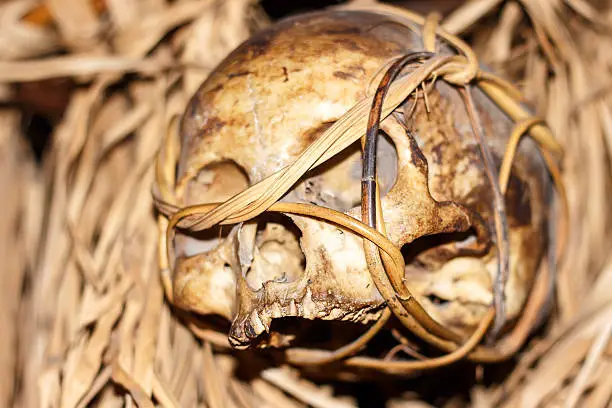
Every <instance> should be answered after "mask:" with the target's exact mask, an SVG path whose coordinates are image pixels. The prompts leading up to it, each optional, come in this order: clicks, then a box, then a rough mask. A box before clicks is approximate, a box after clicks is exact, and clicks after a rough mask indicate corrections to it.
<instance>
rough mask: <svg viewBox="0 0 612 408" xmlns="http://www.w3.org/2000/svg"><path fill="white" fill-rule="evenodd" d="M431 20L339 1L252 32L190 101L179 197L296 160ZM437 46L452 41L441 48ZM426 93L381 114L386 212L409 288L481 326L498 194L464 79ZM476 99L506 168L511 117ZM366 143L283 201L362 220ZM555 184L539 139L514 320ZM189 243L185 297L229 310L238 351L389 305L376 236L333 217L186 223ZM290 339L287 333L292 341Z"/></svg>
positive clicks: (196, 199) (524, 195)
mask: <svg viewBox="0 0 612 408" xmlns="http://www.w3.org/2000/svg"><path fill="white" fill-rule="evenodd" d="M420 32H421V27H419V26H417V25H415V24H413V23H412V22H409V21H404V20H402V19H401V18H399V17H397V18H396V17H390V16H389V15H384V14H378V13H371V12H359V11H328V12H324V13H315V14H309V15H305V16H301V17H297V18H292V19H289V20H285V21H283V22H280V23H277V24H276V25H274V26H272V27H271V28H268V29H266V30H265V31H263V32H261V33H259V34H257V35H256V36H254V37H252V38H251V39H249V40H248V41H246V42H245V43H244V44H242V45H241V46H240V47H238V48H237V49H236V50H235V51H234V52H232V53H231V54H230V55H229V56H228V57H227V58H226V59H225V60H224V61H223V62H222V63H221V64H220V65H219V66H218V67H217V68H216V69H215V70H214V71H213V72H212V74H211V75H210V76H209V77H208V79H207V80H206V81H205V82H204V84H203V85H202V86H201V87H200V89H199V90H198V91H197V93H196V94H195V96H194V97H193V98H192V100H191V101H190V103H189V105H188V107H187V109H186V111H185V114H184V117H183V121H182V125H181V137H182V140H181V154H180V159H179V163H178V179H177V184H176V195H177V199H178V203H177V204H178V205H179V206H187V205H192V204H198V203H216V202H223V201H225V200H226V199H228V198H230V197H232V196H233V195H235V194H237V193H239V192H241V191H243V190H244V189H246V188H248V187H249V186H252V185H254V184H255V183H258V182H260V181H261V180H263V179H265V178H266V177H268V176H270V175H271V174H273V173H275V172H276V171H278V170H279V169H282V168H283V167H285V166H287V165H288V164H290V163H292V162H293V161H294V160H295V158H296V157H298V156H299V155H300V153H301V152H303V151H304V149H305V148H306V147H308V146H309V145H310V144H311V143H313V142H314V141H316V140H317V139H318V137H319V136H320V135H321V134H323V132H324V131H325V130H326V129H327V128H328V127H329V126H330V125H331V124H333V123H334V122H335V121H336V120H337V119H338V118H340V117H341V116H342V115H343V114H344V113H345V112H346V111H347V110H348V109H349V108H351V107H352V106H353V105H354V104H355V103H356V101H359V100H361V99H363V98H365V97H366V95H367V94H368V89H369V85H370V83H371V81H372V79H373V78H374V77H376V75H377V74H378V73H379V71H380V69H381V67H383V66H385V64H386V63H388V61H389V60H390V59H392V58H393V57H396V56H398V55H401V54H405V53H407V52H409V51H411V50H420V49H423V44H422V39H421V36H420V34H419V33H420ZM438 52H439V53H441V54H444V53H449V52H450V51H449V50H448V49H447V48H446V46H445V45H443V44H439V45H438ZM407 69H408V70H409V69H410V68H407ZM422 93H425V94H426V97H427V98H426V99H425V98H423V97H416V96H414V95H413V96H412V97H410V98H408V99H407V100H406V101H405V102H404V103H403V104H402V105H401V106H400V107H399V108H398V109H396V111H395V112H394V114H393V115H391V116H389V118H387V119H386V120H385V121H384V122H383V124H382V126H381V129H382V131H383V132H382V133H383V135H382V136H381V141H380V143H379V147H378V152H377V155H378V162H379V171H378V178H379V185H380V193H381V196H382V200H381V202H382V213H383V214H384V219H385V226H386V231H387V236H388V237H389V239H390V240H391V242H392V243H393V244H394V245H395V246H397V247H398V248H402V251H403V254H404V255H405V261H406V267H405V283H406V285H407V286H409V287H410V288H411V290H412V291H413V293H414V294H415V295H416V297H417V299H418V300H419V301H420V302H421V304H423V305H424V307H425V309H426V310H427V312H428V313H429V314H430V315H431V316H432V317H433V318H434V319H436V320H437V321H438V322H440V323H441V324H442V325H444V326H446V327H450V328H452V329H453V330H455V331H457V332H460V333H468V332H470V331H471V330H473V329H474V327H475V325H476V324H477V323H478V322H479V321H480V320H481V319H482V318H483V316H484V314H485V312H486V310H487V309H488V307H489V306H490V304H491V302H492V298H493V280H494V277H495V275H496V274H497V251H496V246H495V245H491V242H493V241H494V234H492V233H491V232H490V231H492V230H493V228H494V225H493V207H492V203H493V195H492V190H491V186H490V183H489V181H488V180H487V178H486V175H485V170H484V168H483V165H482V159H481V153H480V151H479V148H478V145H477V144H476V142H475V141H474V137H473V135H472V127H471V125H470V121H469V120H468V115H467V114H466V110H465V105H464V103H463V102H462V99H461V97H460V95H459V93H458V91H457V90H456V89H455V88H453V87H452V86H451V85H448V84H446V83H444V82H442V81H437V82H435V85H433V86H431V88H430V89H427V90H425V89H424V90H423V92H422ZM474 99H475V105H476V107H477V110H478V113H479V116H480V118H481V121H482V127H483V129H484V131H485V134H486V136H487V141H488V142H487V143H488V145H489V148H490V149H491V150H492V152H493V154H494V157H495V158H496V160H497V164H498V165H499V162H500V161H501V157H502V156H503V152H504V150H505V148H506V143H507V140H508V136H509V134H510V132H511V126H512V122H511V121H510V120H509V118H508V117H506V116H505V114H504V113H502V111H501V110H500V109H499V108H497V106H496V105H495V104H493V103H492V102H491V101H490V100H489V99H488V98H487V97H486V96H485V95H484V94H483V93H481V92H479V91H475V92H474ZM360 150H361V149H360V144H359V142H356V143H355V144H353V145H351V146H350V147H349V148H347V149H346V150H344V151H343V152H342V153H341V154H339V155H337V156H336V157H334V158H333V159H331V160H329V161H328V162H326V163H325V164H323V165H321V166H319V167H318V168H316V169H313V170H310V171H309V172H308V173H306V174H305V175H304V177H302V179H301V180H300V181H299V182H298V183H297V184H296V185H294V187H293V188H292V189H291V190H290V191H289V192H288V193H287V194H286V195H285V196H284V197H283V198H282V201H287V202H307V203H314V204H317V205H320V206H325V207H329V208H333V209H335V210H338V211H342V212H345V213H346V214H349V215H351V216H353V217H355V218H360V199H361V197H360V176H361V154H360ZM547 194H548V180H547V176H546V172H545V168H544V166H543V162H542V160H541V158H540V156H539V154H538V153H537V151H536V149H535V147H534V144H533V143H532V142H531V141H529V140H525V141H524V142H523V143H522V144H521V147H520V149H519V154H518V155H517V158H516V160H515V161H514V164H513V167H512V173H511V179H510V183H509V188H508V192H507V194H506V205H507V213H508V214H507V215H508V220H509V243H510V250H511V252H510V253H511V258H510V273H509V277H508V282H507V286H506V293H505V295H506V296H505V308H506V315H507V317H508V320H509V321H512V320H513V319H515V318H516V317H517V316H518V315H519V314H520V311H521V308H522V307H523V304H524V302H525V299H526V296H527V293H528V291H529V289H530V287H531V285H532V282H533V279H534V275H535V271H536V269H537V267H538V265H539V262H540V259H541V257H542V254H543V251H544V246H545V241H546V234H545V226H546V219H545V210H546V206H547V201H548V196H547ZM174 252H175V254H176V258H175V260H174V270H173V292H174V302H175V303H176V304H177V305H178V306H180V307H182V308H185V309H187V310H190V311H193V312H196V313H198V314H201V315H211V314H216V315H220V316H223V317H224V318H226V319H228V320H229V321H230V322H231V329H230V331H229V338H230V341H231V343H232V344H233V345H234V346H235V347H239V348H246V347H250V346H253V345H255V344H259V345H261V344H267V343H266V341H265V339H264V341H263V342H262V341H261V334H262V333H265V332H269V331H270V326H271V322H272V320H273V319H277V318H282V317H291V316H294V317H300V318H304V319H322V320H348V321H352V322H361V323H367V322H370V321H372V320H374V319H376V318H377V317H378V316H379V315H380V313H381V310H382V309H383V307H384V306H385V302H384V299H383V298H382V296H381V295H380V293H379V292H378V290H377V289H376V287H375V285H374V284H373V282H372V278H371V277H370V274H369V273H368V266H367V263H366V259H365V256H364V249H363V240H362V238H361V237H359V236H358V235H355V234H354V233H353V232H350V231H348V230H346V229H344V228H341V227H339V226H337V225H334V224H331V223H328V222H325V221H321V220H316V219H313V218H308V217H304V216H299V215H289V216H284V215H274V216H270V215H266V214H263V215H261V216H259V217H257V218H255V219H252V220H250V221H247V222H244V223H240V224H236V225H233V226H224V227H223V228H220V227H218V228H212V229H209V230H207V231H204V232H200V233H187V232H183V233H178V234H177V236H176V239H175V242H174ZM256 339H258V341H257V342H256V341H255V340H256ZM277 339H278V338H277ZM281 340H282V341H281V343H274V344H287V342H288V341H289V340H291V339H290V338H283V339H281ZM268 343H270V342H268Z"/></svg>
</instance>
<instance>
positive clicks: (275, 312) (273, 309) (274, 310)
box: [270, 302, 283, 318]
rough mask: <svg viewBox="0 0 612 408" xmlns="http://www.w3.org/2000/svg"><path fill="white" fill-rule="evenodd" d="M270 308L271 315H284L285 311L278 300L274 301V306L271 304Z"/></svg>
mask: <svg viewBox="0 0 612 408" xmlns="http://www.w3.org/2000/svg"><path fill="white" fill-rule="evenodd" d="M270 309H271V315H272V317H273V318H276V317H282V316H283V311H282V310H281V307H280V305H279V304H278V302H274V303H272V306H271V308H270Z"/></svg>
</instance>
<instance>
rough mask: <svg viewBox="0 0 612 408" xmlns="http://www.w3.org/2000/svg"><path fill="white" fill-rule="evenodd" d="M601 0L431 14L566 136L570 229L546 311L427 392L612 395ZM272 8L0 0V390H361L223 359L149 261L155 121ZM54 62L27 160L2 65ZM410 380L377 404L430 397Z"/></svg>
mask: <svg viewBox="0 0 612 408" xmlns="http://www.w3.org/2000/svg"><path fill="white" fill-rule="evenodd" d="M361 3H364V2H361ZM610 6H612V2H610V1H609V0H601V1H593V2H587V1H586V0H566V1H564V2H561V1H558V0H521V1H507V2H502V1H499V0H476V1H472V2H468V3H465V4H464V5H462V6H461V7H460V8H459V9H457V10H456V11H454V12H453V13H452V14H451V15H449V16H447V17H446V19H444V20H443V22H442V25H443V27H444V28H445V29H446V30H447V31H449V32H451V33H454V34H458V35H462V36H464V37H465V38H466V39H467V40H468V41H469V43H470V44H471V45H472V46H473V48H474V49H475V50H476V52H477V54H478V56H479V59H480V61H481V62H484V63H486V64H488V65H489V66H491V67H493V68H494V69H495V70H496V71H497V72H498V73H500V74H502V75H503V76H505V77H507V78H509V79H511V80H513V81H514V82H515V83H516V84H518V85H519V87H520V88H521V91H522V92H523V93H524V95H525V96H526V98H527V100H528V102H529V103H531V104H532V105H533V106H534V107H535V110H536V112H537V114H538V115H540V116H542V117H544V118H545V119H546V121H547V123H548V125H549V126H550V127H551V128H552V130H553V131H554V134H555V137H556V138H557V139H558V141H559V142H560V143H561V144H562V146H563V148H564V150H565V156H564V159H563V163H562V168H563V179H564V184H565V186H566V190H567V196H568V202H569V215H570V218H569V224H570V225H569V226H570V230H571V234H570V236H569V240H568V244H567V246H566V250H565V253H564V254H563V258H562V260H561V264H560V268H559V270H558V276H557V287H556V295H557V299H556V304H555V305H556V307H555V310H554V313H553V316H552V317H551V319H550V322H549V324H548V325H546V327H545V328H544V329H543V330H542V332H541V333H539V334H538V335H537V336H536V337H535V338H534V339H533V340H532V341H531V342H530V343H529V344H528V345H527V346H526V347H524V349H523V350H522V351H521V352H520V353H519V354H517V356H516V358H515V365H513V366H512V367H511V369H510V370H507V371H506V372H504V373H503V375H501V376H498V377H500V378H496V379H495V381H493V382H491V381H488V380H485V379H481V378H480V377H479V378H476V379H475V380H474V381H473V382H471V385H470V386H469V388H467V386H466V388H464V389H460V390H456V388H457V387H452V390H450V387H449V390H446V391H442V390H441V391H440V392H439V394H440V395H445V396H447V397H445V398H443V399H441V400H439V401H433V400H432V399H431V398H428V402H429V403H432V404H435V405H436V406H449V407H451V406H453V407H454V406H474V407H491V406H507V407H517V406H520V407H540V406H543V407H557V406H566V407H574V406H575V407H579V406H585V407H606V406H609V404H610V403H611V400H610V399H611V396H612V376H611V375H610V373H611V372H612V342H611V336H612V292H611V291H610V289H609V288H610V287H612V262H611V260H610V258H609V249H608V248H609V247H610V244H611V242H612V240H611V236H610V235H611V232H610V231H612V229H611V228H610V227H611V218H610V216H609V215H608V207H609V202H610V198H611V193H612V191H611V189H612V183H611V181H612V178H611V168H610V163H611V162H612V110H611V109H612V101H611V99H610V97H609V91H610V89H612V84H611V83H610V79H609V78H610V77H611V75H610V73H611V71H612V55H611V54H610V51H609V50H610V49H612V35H611V33H610V28H609V27H610V26H611V23H612V12H611V11H609V8H610ZM267 23H268V18H267V17H266V15H265V13H263V11H262V10H261V9H260V8H259V7H258V6H257V4H256V3H255V2H254V1H251V0H227V1H213V0H182V1H173V2H170V1H165V0H139V1H137V0H106V1H93V2H86V1H82V0H49V1H45V2H44V3H42V2H41V3H39V2H37V1H30V0H5V1H3V2H0V100H1V101H3V102H9V104H8V105H7V106H5V105H2V107H1V108H0V188H1V189H2V191H3V192H4V193H3V199H2V200H0V210H2V215H3V217H2V218H0V257H1V258H0V259H2V260H3V262H4V263H3V268H1V270H0V273H1V274H2V283H3V286H2V291H3V293H2V295H1V296H0V322H1V323H2V325H3V327H4V328H5V330H4V331H3V335H2V336H1V337H0V406H9V405H15V406H24V407H31V406H32V407H34V406H42V407H56V406H61V407H74V406H79V407H84V406H88V405H92V404H96V405H98V404H99V405H101V406H123V405H127V406H134V404H136V406H139V407H150V406H155V405H161V406H169V407H178V406H207V407H213V408H217V407H240V408H242V407H260V406H266V407H302V406H308V405H310V406H315V407H352V406H356V404H357V402H356V401H357V400H356V398H355V396H354V395H353V394H354V393H352V392H348V393H346V391H344V393H343V394H340V393H339V392H338V390H336V389H335V388H334V387H333V386H332V385H328V384H314V383H313V382H310V381H308V380H305V379H302V378H300V377H299V375H298V372H297V371H296V370H294V369H290V368H287V367H279V368H269V369H266V370H264V371H262V372H261V373H260V374H258V375H257V376H255V377H252V378H243V377H237V376H235V375H234V374H233V373H234V370H233V369H234V367H235V366H236V365H237V364H238V362H239V360H238V359H236V358H235V357H234V356H233V355H232V354H228V353H226V352H221V351H219V350H217V348H216V347H215V346H214V341H211V342H202V341H200V340H198V339H197V338H196V337H195V336H194V335H193V333H192V332H191V331H190V330H189V329H187V328H186V327H185V325H184V324H183V323H182V321H181V320H180V319H179V318H178V314H177V313H175V311H173V310H171V309H170V307H169V306H168V303H167V302H166V301H165V300H164V294H163V289H162V285H161V281H160V279H159V273H158V266H157V254H158V226H157V223H156V218H155V214H154V211H153V201H152V195H151V186H152V184H153V180H154V166H153V165H154V159H155V156H156V154H157V151H158V148H159V146H160V145H161V142H162V139H163V137H164V136H165V134H166V129H167V128H168V127H169V125H170V122H171V118H172V117H173V116H175V115H176V114H180V113H181V110H182V109H183V107H184V106H185V103H186V100H187V98H188V97H189V96H190V95H191V94H192V93H193V91H194V90H195V88H196V87H197V86H198V85H199V84H200V83H201V81H202V80H203V79H204V78H205V77H206V75H207V73H208V72H210V70H211V69H212V68H214V66H215V64H216V63H218V62H219V61H220V59H221V58H223V57H224V56H225V55H226V54H227V53H228V52H229V51H230V50H231V49H232V48H234V47H235V46H236V45H237V44H239V43H240V42H241V41H242V40H243V39H245V38H246V37H247V36H248V35H249V33H250V32H253V31H254V30H256V29H257V28H259V27H262V26H264V25H266V24H267ZM62 77H69V78H71V79H72V80H73V81H74V82H75V84H76V86H75V88H74V90H72V92H71V93H70V98H69V102H68V105H67V108H66V111H65V112H64V114H63V116H62V118H61V121H59V122H58V123H57V124H56V125H55V126H54V129H53V133H52V136H51V137H52V141H51V142H50V143H51V147H50V149H49V150H48V152H47V153H46V154H45V155H44V156H43V160H42V162H40V163H38V162H36V160H35V157H34V155H33V154H31V153H30V151H29V150H28V148H27V145H26V143H25V142H24V140H23V139H22V138H20V137H19V136H20V133H21V132H22V130H21V129H22V127H21V118H22V113H21V112H20V111H19V109H16V108H15V107H14V105H11V104H10V102H12V101H15V100H16V99H18V97H19V93H18V87H17V86H16V85H15V84H16V83H26V82H31V81H46V80H49V79H54V78H62ZM43 83H44V82H43ZM40 89H44V87H41V88H40ZM39 98H40V99H46V98H51V99H52V98H53V94H45V95H39ZM489 370H491V369H489V368H484V370H483V371H484V373H485V374H486V373H488V372H489ZM482 378H488V376H486V375H485V376H482ZM404 385H405V383H404ZM429 386H430V387H446V385H445V384H444V383H437V384H436V383H435V378H434V379H432V380H431V384H430V385H429ZM405 388H406V389H405V390H402V389H401V388H399V391H398V388H397V387H396V386H394V387H393V395H394V396H393V397H390V399H391V400H390V402H389V406H393V407H423V406H429V405H428V403H426V402H424V398H425V397H424V396H423V395H422V394H420V393H419V392H408V388H412V387H411V386H406V387H405ZM402 391H405V392H402ZM455 391H456V394H454V393H455ZM381 392H382V391H381ZM449 394H451V395H450V396H449ZM466 396H469V397H470V398H467V397H466Z"/></svg>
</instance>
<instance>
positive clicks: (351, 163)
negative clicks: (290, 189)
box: [295, 132, 398, 212]
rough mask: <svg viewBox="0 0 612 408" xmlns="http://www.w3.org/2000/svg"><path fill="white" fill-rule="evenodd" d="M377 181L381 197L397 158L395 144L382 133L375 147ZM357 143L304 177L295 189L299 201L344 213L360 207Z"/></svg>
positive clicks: (394, 176) (394, 172)
mask: <svg viewBox="0 0 612 408" xmlns="http://www.w3.org/2000/svg"><path fill="white" fill-rule="evenodd" d="M376 157H377V177H378V186H379V188H380V195H381V197H384V196H385V195H386V194H387V193H388V192H389V190H391V187H392V186H393V185H394V184H395V181H396V180H397V173H398V157H397V151H396V148H395V144H394V143H393V142H392V141H391V139H390V138H389V137H387V136H386V135H385V134H384V133H383V132H381V133H380V138H379V140H378V146H377V156H376ZM361 170H362V158H361V142H360V141H357V142H355V143H353V144H352V145H351V146H349V147H348V148H347V149H345V150H344V151H343V152H341V153H339V154H338V155H336V156H334V157H332V158H331V159H330V160H328V161H327V162H326V163H324V164H322V165H321V166H319V167H317V168H316V169H313V170H311V171H309V172H308V173H306V174H305V175H304V177H303V179H302V182H301V183H300V184H298V185H297V186H296V188H295V193H296V194H297V196H298V198H300V199H301V200H303V201H306V202H310V203H312V204H317V205H320V206H323V207H327V208H331V209H334V210H337V211H342V212H344V211H348V210H350V209H351V208H354V207H356V206H359V205H360V204H361Z"/></svg>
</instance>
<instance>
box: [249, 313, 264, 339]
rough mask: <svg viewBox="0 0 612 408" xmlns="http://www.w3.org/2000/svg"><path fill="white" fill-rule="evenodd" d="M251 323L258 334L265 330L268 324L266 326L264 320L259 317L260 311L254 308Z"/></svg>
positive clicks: (250, 318)
mask: <svg viewBox="0 0 612 408" xmlns="http://www.w3.org/2000/svg"><path fill="white" fill-rule="evenodd" d="M249 323H250V324H251V326H252V327H253V330H254V331H255V335H256V336H259V335H260V334H261V333H262V332H263V331H264V330H266V326H264V324H263V322H262V321H261V319H260V318H259V313H257V310H253V312H251V316H250V317H249Z"/></svg>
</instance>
